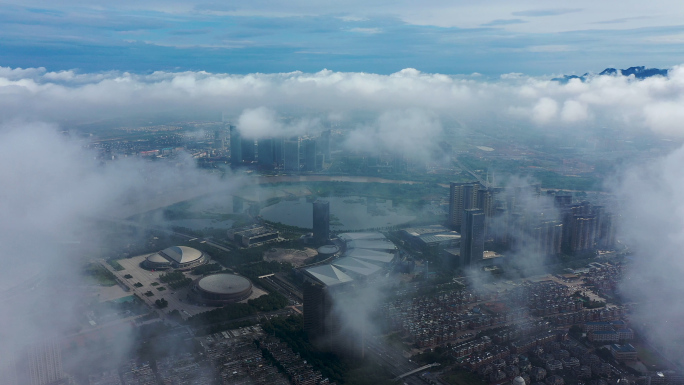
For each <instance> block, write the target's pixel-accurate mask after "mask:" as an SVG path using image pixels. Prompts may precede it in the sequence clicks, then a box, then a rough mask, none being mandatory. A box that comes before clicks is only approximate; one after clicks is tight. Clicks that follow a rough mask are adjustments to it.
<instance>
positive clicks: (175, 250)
mask: <svg viewBox="0 0 684 385" xmlns="http://www.w3.org/2000/svg"><path fill="white" fill-rule="evenodd" d="M160 253H162V254H164V255H166V256H167V257H169V258H171V259H173V260H174V261H175V262H176V263H188V262H192V261H194V260H197V259H199V258H200V257H201V256H202V252H201V251H199V250H197V249H193V248H192V247H187V246H171V247H167V248H166V249H164V250H162V251H160Z"/></svg>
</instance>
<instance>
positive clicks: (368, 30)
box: [349, 28, 382, 35]
mask: <svg viewBox="0 0 684 385" xmlns="http://www.w3.org/2000/svg"><path fill="white" fill-rule="evenodd" d="M349 31H350V32H358V33H365V34H368V35H375V34H377V33H382V29H380V28H351V29H350V30H349Z"/></svg>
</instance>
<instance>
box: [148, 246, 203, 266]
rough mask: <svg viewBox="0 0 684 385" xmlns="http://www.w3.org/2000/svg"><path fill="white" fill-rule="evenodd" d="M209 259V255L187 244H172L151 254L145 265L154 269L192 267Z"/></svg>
mask: <svg viewBox="0 0 684 385" xmlns="http://www.w3.org/2000/svg"><path fill="white" fill-rule="evenodd" d="M208 261H209V255H208V254H206V253H204V252H202V251H200V250H197V249H193V248H192V247H187V246H171V247H168V248H166V249H164V250H162V251H160V252H158V253H154V254H150V256H148V257H147V258H146V259H145V261H144V262H143V267H145V268H147V269H154V270H164V269H171V268H173V269H180V270H184V269H192V268H194V267H197V266H200V265H203V264H205V263H207V262H208Z"/></svg>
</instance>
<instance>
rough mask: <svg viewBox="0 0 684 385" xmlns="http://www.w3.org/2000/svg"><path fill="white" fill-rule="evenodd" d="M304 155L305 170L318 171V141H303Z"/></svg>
mask: <svg viewBox="0 0 684 385" xmlns="http://www.w3.org/2000/svg"><path fill="white" fill-rule="evenodd" d="M302 147H303V149H302V150H303V153H304V154H303V155H304V170H305V171H317V169H316V141H315V140H313V139H306V140H303V141H302Z"/></svg>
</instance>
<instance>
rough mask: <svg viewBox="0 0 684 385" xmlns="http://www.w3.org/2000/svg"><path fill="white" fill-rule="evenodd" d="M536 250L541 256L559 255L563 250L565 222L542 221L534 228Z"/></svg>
mask: <svg viewBox="0 0 684 385" xmlns="http://www.w3.org/2000/svg"><path fill="white" fill-rule="evenodd" d="M533 237H534V241H533V242H534V252H536V253H537V254H538V255H541V256H552V255H558V254H560V252H561V240H562V237H563V224H562V223H561V222H559V221H547V222H542V223H541V224H540V225H539V226H538V227H536V228H534V230H533Z"/></svg>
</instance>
